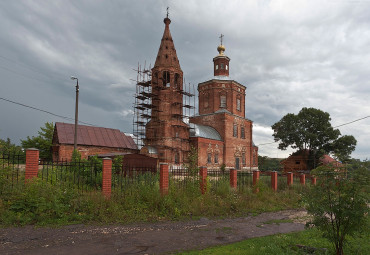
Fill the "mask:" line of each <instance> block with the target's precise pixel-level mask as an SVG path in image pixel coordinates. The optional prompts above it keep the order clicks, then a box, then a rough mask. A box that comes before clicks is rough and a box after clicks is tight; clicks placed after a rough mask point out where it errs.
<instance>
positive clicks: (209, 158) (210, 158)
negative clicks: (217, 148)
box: [207, 153, 212, 164]
mask: <svg viewBox="0 0 370 255" xmlns="http://www.w3.org/2000/svg"><path fill="white" fill-rule="evenodd" d="M207 163H208V164H212V153H208V154H207Z"/></svg>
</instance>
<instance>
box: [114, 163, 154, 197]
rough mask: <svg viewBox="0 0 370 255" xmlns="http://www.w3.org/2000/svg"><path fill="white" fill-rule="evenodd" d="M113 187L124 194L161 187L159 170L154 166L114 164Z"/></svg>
mask: <svg viewBox="0 0 370 255" xmlns="http://www.w3.org/2000/svg"><path fill="white" fill-rule="evenodd" d="M112 189H113V190H114V191H116V192H119V193H122V194H127V193H130V194H132V193H135V192H136V193H137V192H139V191H143V190H148V189H152V190H155V189H159V171H158V169H157V168H153V167H131V166H124V167H122V166H121V165H113V167H112Z"/></svg>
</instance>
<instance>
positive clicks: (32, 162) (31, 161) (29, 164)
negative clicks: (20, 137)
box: [25, 148, 39, 183]
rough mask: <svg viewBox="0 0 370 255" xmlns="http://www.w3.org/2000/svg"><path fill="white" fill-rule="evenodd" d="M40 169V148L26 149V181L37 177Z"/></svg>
mask: <svg viewBox="0 0 370 255" xmlns="http://www.w3.org/2000/svg"><path fill="white" fill-rule="evenodd" d="M38 171H39V150H38V149H34V148H30V149H27V150H26V172H25V182H26V183H27V182H28V181H29V180H30V179H32V178H34V177H37V173H38Z"/></svg>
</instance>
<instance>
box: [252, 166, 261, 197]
mask: <svg viewBox="0 0 370 255" xmlns="http://www.w3.org/2000/svg"><path fill="white" fill-rule="evenodd" d="M259 179H260V171H258V170H254V171H253V187H255V189H254V192H255V193H258V192H259V191H260V190H259V188H257V187H256V185H257V184H258V181H259Z"/></svg>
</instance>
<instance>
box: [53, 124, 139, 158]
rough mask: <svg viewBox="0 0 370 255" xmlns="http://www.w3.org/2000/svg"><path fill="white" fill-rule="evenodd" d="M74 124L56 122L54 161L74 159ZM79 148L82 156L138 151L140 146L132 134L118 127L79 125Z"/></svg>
mask: <svg viewBox="0 0 370 255" xmlns="http://www.w3.org/2000/svg"><path fill="white" fill-rule="evenodd" d="M74 127H75V125H74V124H68V123H60V122H56V123H55V128H54V134H53V142H52V150H53V161H61V160H66V161H70V160H71V159H72V152H73V145H74ZM77 134H78V135H77V150H78V151H79V152H80V153H81V158H83V159H87V158H88V157H89V156H94V155H98V154H109V153H137V152H138V148H137V145H136V144H135V142H134V140H133V139H132V137H131V136H128V135H125V134H124V133H123V132H121V131H120V130H118V129H112V128H103V127H91V126H84V125H78V130H77Z"/></svg>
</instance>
